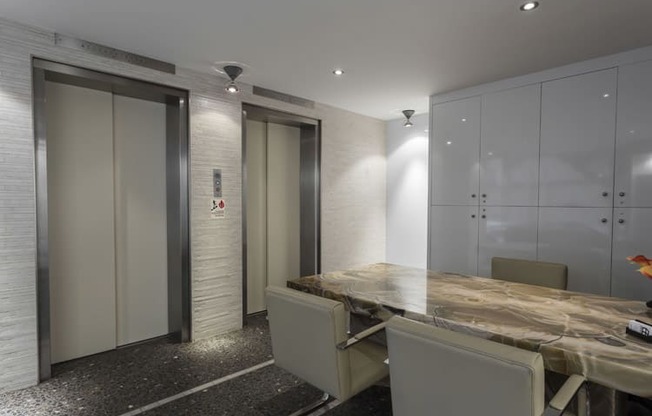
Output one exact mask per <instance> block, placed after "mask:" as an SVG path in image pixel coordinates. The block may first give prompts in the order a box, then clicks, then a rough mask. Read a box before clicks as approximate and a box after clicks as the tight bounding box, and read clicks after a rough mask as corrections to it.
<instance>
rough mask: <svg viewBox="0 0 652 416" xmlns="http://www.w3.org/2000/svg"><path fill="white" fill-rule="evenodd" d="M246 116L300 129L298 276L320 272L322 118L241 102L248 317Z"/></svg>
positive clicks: (244, 285) (244, 316) (244, 315)
mask: <svg viewBox="0 0 652 416" xmlns="http://www.w3.org/2000/svg"><path fill="white" fill-rule="evenodd" d="M247 120H257V121H263V122H265V123H276V124H283V125H286V126H292V127H298V128H299V130H300V136H299V140H300V145H299V146H300V150H299V151H300V158H301V162H300V182H301V185H300V186H301V190H300V192H301V194H300V205H301V207H300V215H301V219H300V229H301V231H300V233H301V247H300V251H301V252H300V257H301V265H300V271H301V276H311V275H314V274H319V273H321V121H319V120H315V119H312V118H308V117H303V116H298V115H296V114H291V113H285V112H282V111H277V110H271V109H268V108H264V107H259V106H256V105H251V104H243V105H242V319H243V324H246V319H247V146H246V139H247Z"/></svg>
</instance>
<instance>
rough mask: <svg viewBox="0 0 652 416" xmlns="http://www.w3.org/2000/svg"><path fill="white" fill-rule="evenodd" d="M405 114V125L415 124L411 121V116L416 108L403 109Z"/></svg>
mask: <svg viewBox="0 0 652 416" xmlns="http://www.w3.org/2000/svg"><path fill="white" fill-rule="evenodd" d="M403 115H404V116H405V124H403V127H412V126H413V125H414V124H412V121H410V117H412V116H413V115H414V110H403Z"/></svg>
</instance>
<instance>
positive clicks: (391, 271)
mask: <svg viewBox="0 0 652 416" xmlns="http://www.w3.org/2000/svg"><path fill="white" fill-rule="evenodd" d="M288 286H289V287H292V288H295V289H298V290H302V291H304V292H308V293H313V294H316V295H319V296H324V297H328V298H331V299H336V300H339V301H342V302H344V303H345V304H346V305H347V307H348V308H349V309H350V310H351V311H353V312H354V313H357V314H363V315H373V316H375V317H378V318H381V319H384V320H386V319H389V318H390V317H391V316H392V315H394V314H399V315H403V316H405V317H407V318H410V319H414V320H417V321H421V322H426V323H428V324H431V325H435V326H438V327H443V328H448V329H451V330H454V331H458V332H464V333H468V334H472V335H475V336H479V337H483V338H488V339H491V340H494V341H497V342H501V343H504V344H509V345H514V346H518V347H520V348H525V349H528V350H532V351H538V352H540V353H541V354H542V355H543V358H544V362H545V365H546V368H547V369H549V370H552V371H555V372H559V373H563V374H582V375H584V376H586V377H587V379H589V380H590V381H592V382H594V383H598V384H601V385H603V386H606V387H609V388H613V389H616V390H620V391H624V392H627V393H632V394H635V395H638V396H643V397H652V344H647V343H645V342H643V341H642V340H639V339H637V338H634V337H632V336H630V335H626V334H625V327H626V326H627V323H628V322H629V320H631V319H640V320H643V321H647V322H652V311H650V310H649V309H648V308H647V307H646V306H645V304H644V303H643V302H636V301H629V300H624V299H619V298H610V297H603V296H596V295H589V294H583V293H577V292H569V291H564V290H557V289H550V288H545V287H540V286H532V285H524V284H519V283H511V282H505V281H501V280H495V279H487V278H481V277H472V276H462V275H456V274H442V273H437V272H432V271H426V270H421V269H415V268H409V267H402V266H396V265H391V264H374V265H371V266H367V267H364V268H360V269H355V270H347V271H341V272H333V273H325V274H322V275H316V276H310V277H303V278H300V279H296V280H292V281H290V282H288Z"/></svg>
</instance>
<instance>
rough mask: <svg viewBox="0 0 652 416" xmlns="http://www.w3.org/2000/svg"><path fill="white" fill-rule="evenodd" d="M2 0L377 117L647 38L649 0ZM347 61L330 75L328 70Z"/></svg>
mask: <svg viewBox="0 0 652 416" xmlns="http://www.w3.org/2000/svg"><path fill="white" fill-rule="evenodd" d="M540 3H541V6H540V7H539V8H538V9H537V10H535V11H534V12H530V13H523V12H520V11H519V10H518V6H519V5H520V4H521V1H519V0H232V1H229V2H227V1H224V0H185V1H184V0H2V2H0V16H3V17H6V18H9V19H12V20H16V21H19V22H23V23H27V24H31V25H35V26H39V27H43V28H46V29H51V30H54V31H57V32H60V33H63V34H67V35H70V36H75V37H79V38H83V39H86V40H89V41H94V42H98V43H102V44H105V45H109V46H112V47H115V48H120V49H125V50H129V51H132V52H136V53H139V54H143V55H147V56H151V57H154V58H158V59H161V60H164V61H168V62H172V63H175V64H177V65H179V66H182V67H187V68H192V69H196V70H199V71H204V72H208V71H211V66H212V64H213V62H215V61H238V62H242V63H245V64H247V65H249V66H250V67H251V71H250V72H249V74H247V76H246V78H244V79H243V82H246V83H250V84H255V85H259V86H262V87H265V88H270V89H274V90H277V91H282V92H285V93H288V94H293V95H297V96H300V97H304V98H308V99H312V100H315V101H319V102H322V103H326V104H330V105H333V106H336V107H341V108H345V109H348V110H351V111H355V112H357V113H361V114H366V115H369V116H373V117H377V118H380V119H393V118H397V117H400V110H401V109H407V108H412V109H415V110H417V112H425V111H427V106H428V96H429V95H430V94H433V93H440V92H445V91H450V90H454V89H458V88H461V87H465V86H471V85H475V84H479V83H484V82H488V81H493V80H498V79H501V78H507V77H511V76H515V75H521V74H525V73H529V72H534V71H538V70H542V69H546V68H551V67H555V66H558V65H562V64H567V63H571V62H575V61H579V60H583V59H588V58H592V57H597V56H601V55H606V54H610V53H614V52H619V51H623V50H627V49H634V48H637V47H641V46H648V45H650V44H652V1H651V0H540ZM335 67H342V68H344V70H345V71H346V73H345V75H344V76H343V77H341V78H335V77H334V76H333V75H332V73H331V71H332V69H333V68H335Z"/></svg>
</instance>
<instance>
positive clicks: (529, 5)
mask: <svg viewBox="0 0 652 416" xmlns="http://www.w3.org/2000/svg"><path fill="white" fill-rule="evenodd" d="M537 7H539V2H538V1H528V2H527V3H524V4H523V5H522V6H521V11H523V12H530V11H532V10H534V9H536V8H537Z"/></svg>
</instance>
